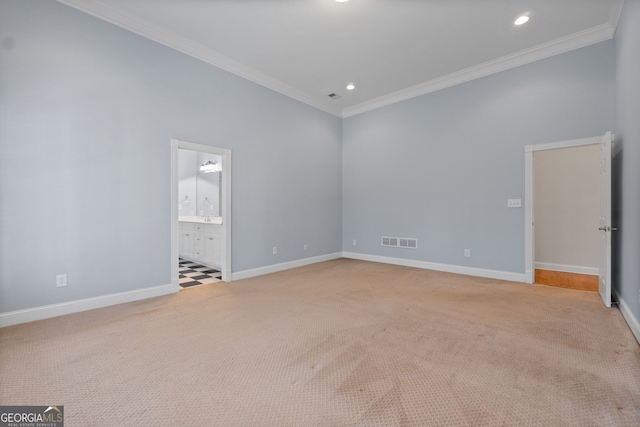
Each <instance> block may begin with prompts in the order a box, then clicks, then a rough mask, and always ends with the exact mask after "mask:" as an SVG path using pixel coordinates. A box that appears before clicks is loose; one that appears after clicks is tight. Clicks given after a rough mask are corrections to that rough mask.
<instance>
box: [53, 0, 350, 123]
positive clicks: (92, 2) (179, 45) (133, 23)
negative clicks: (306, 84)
mask: <svg viewBox="0 0 640 427" xmlns="http://www.w3.org/2000/svg"><path fill="white" fill-rule="evenodd" d="M57 1H58V2H60V3H63V4H65V5H67V6H70V7H73V8H75V9H78V10H80V11H82V12H85V13H88V14H89V15H92V16H95V17H96V18H99V19H102V20H103V21H107V22H110V23H111V24H114V25H117V26H119V27H121V28H124V29H125V30H128V31H131V32H133V33H136V34H138V35H140V36H142V37H145V38H147V39H150V40H153V41H155V42H158V43H160V44H162V45H164V46H167V47H169V48H171V49H174V50H177V51H179V52H182V53H184V54H186V55H189V56H192V57H194V58H196V59H199V60H201V61H203V62H206V63H207V64H210V65H213V66H214V67H217V68H220V69H222V70H225V71H228V72H230V73H232V74H235V75H237V76H240V77H243V78H245V79H247V80H249V81H252V82H254V83H257V84H259V85H261V86H264V87H266V88H269V89H271V90H274V91H276V92H278V93H281V94H283V95H286V96H288V97H289V98H293V99H295V100H297V101H300V102H302V103H305V104H307V105H310V106H312V107H315V108H317V109H319V110H322V111H324V112H327V113H329V114H332V115H334V116H337V117H341V115H340V113H341V110H340V109H339V108H337V107H336V106H333V105H331V104H329V103H328V102H326V101H324V100H320V99H318V98H316V97H313V96H310V95H308V94H306V93H303V92H301V91H299V90H297V89H295V88H293V87H292V86H289V85H288V84H286V83H283V82H281V81H280V80H277V79H274V78H273V77H270V76H267V75H266V74H263V73H261V72H259V71H257V70H254V69H252V68H250V67H247V66H246V65H244V64H241V63H240V62H237V61H235V60H233V59H231V58H229V57H227V56H224V55H222V54H220V53H218V52H216V51H214V50H212V49H209V48H207V47H205V46H203V45H201V44H199V43H196V42H194V41H192V40H189V39H187V38H185V37H182V36H180V35H178V34H176V33H173V32H171V31H168V30H166V29H164V28H161V27H159V26H157V25H155V24H152V23H150V22H148V21H144V20H141V19H138V18H134V17H132V16H130V15H128V14H126V13H123V12H121V11H119V10H117V9H116V8H114V7H112V6H109V5H107V4H105V3H103V2H100V1H96V0H57Z"/></svg>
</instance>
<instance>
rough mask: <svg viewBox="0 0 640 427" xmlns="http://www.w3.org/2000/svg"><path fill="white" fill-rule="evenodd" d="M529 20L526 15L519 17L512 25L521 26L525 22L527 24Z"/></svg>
mask: <svg viewBox="0 0 640 427" xmlns="http://www.w3.org/2000/svg"><path fill="white" fill-rule="evenodd" d="M528 20H529V17H528V16H527V15H522V16H521V17H519V18H518V19H516V20H515V22H514V24H515V25H522V24H524V23H525V22H527V21H528Z"/></svg>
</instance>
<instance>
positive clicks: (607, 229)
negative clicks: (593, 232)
mask: <svg viewBox="0 0 640 427" xmlns="http://www.w3.org/2000/svg"><path fill="white" fill-rule="evenodd" d="M598 230H600V231H618V229H617V228H616V227H609V226H608V225H607V226H606V227H599V228H598Z"/></svg>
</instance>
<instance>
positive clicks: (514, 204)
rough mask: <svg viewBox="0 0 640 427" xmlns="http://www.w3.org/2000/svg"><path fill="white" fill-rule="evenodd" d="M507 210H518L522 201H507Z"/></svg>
mask: <svg viewBox="0 0 640 427" xmlns="http://www.w3.org/2000/svg"><path fill="white" fill-rule="evenodd" d="M507 207H508V208H520V207H522V199H507Z"/></svg>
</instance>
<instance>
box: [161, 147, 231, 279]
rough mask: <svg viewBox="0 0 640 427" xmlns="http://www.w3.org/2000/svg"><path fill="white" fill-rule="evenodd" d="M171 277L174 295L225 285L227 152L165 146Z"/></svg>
mask: <svg viewBox="0 0 640 427" xmlns="http://www.w3.org/2000/svg"><path fill="white" fill-rule="evenodd" d="M171 277H172V285H173V286H174V287H175V290H176V291H178V290H180V289H182V288H184V287H187V286H191V285H197V284H200V283H210V282H215V281H219V280H222V281H223V282H229V281H231V150H229V149H224V148H218V147H211V146H208V145H202V144H195V143H192V142H186V141H180V140H176V139H172V140H171ZM192 278H193V279H192Z"/></svg>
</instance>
